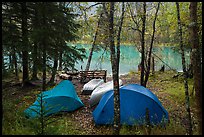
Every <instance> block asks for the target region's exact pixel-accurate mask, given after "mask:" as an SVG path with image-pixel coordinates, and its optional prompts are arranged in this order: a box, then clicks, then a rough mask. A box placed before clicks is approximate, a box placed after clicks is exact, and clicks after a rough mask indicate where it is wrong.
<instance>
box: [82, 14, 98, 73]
mask: <svg viewBox="0 0 204 137" xmlns="http://www.w3.org/2000/svg"><path fill="white" fill-rule="evenodd" d="M101 17H102V13H101V14H100V17H99V19H98V23H97V28H96V33H95V36H94V40H93V44H92V47H91V51H90V54H89V58H88V61H87V65H86V69H85V70H86V71H88V70H89V68H90V64H91V59H92V55H93V50H94V48H95V45H96V44H95V43H96V38H97V36H98V30H99V25H100V21H101Z"/></svg>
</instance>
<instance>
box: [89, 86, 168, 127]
mask: <svg viewBox="0 0 204 137" xmlns="http://www.w3.org/2000/svg"><path fill="white" fill-rule="evenodd" d="M147 109H148V110H149V118H150V124H151V125H157V124H161V125H164V124H165V123H167V122H168V119H169V118H168V112H167V111H166V110H165V108H164V107H163V106H162V104H161V103H160V101H159V100H158V98H157V97H156V95H154V94H153V93H152V92H151V91H150V90H149V89H147V88H145V87H143V86H140V85H138V84H129V85H125V86H122V87H120V123H121V124H126V125H134V124H135V125H144V124H145V123H146V121H145V118H146V110H147ZM92 115H93V119H94V121H95V124H96V125H101V124H102V125H103V124H113V121H114V103H113V90H109V91H108V92H106V93H105V94H104V95H103V96H102V98H101V100H100V102H99V104H98V105H97V107H96V108H95V110H94V111H93V113H92Z"/></svg>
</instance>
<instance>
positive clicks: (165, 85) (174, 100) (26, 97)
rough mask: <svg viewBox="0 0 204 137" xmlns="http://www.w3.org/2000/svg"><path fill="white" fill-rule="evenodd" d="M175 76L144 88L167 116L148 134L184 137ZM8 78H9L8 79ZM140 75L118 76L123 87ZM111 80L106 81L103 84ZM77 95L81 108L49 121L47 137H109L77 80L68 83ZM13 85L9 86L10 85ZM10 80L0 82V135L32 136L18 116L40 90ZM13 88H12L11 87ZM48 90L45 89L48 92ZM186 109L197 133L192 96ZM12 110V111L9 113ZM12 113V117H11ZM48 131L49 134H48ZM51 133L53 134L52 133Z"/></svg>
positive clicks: (127, 130)
mask: <svg viewBox="0 0 204 137" xmlns="http://www.w3.org/2000/svg"><path fill="white" fill-rule="evenodd" d="M174 74H175V72H173V71H166V72H164V73H163V72H157V73H155V75H154V76H151V77H150V79H149V82H148V85H147V88H148V89H150V90H151V91H152V92H153V93H154V94H155V95H156V96H157V97H158V99H159V100H160V102H161V103H162V105H163V106H164V108H165V109H166V110H167V111H168V113H169V118H170V123H169V125H167V126H166V129H164V128H156V127H155V128H153V129H152V130H151V134H153V135H155V134H162V135H166V134H171V135H175V134H186V126H187V121H186V110H185V104H184V103H183V102H185V101H184V99H185V93H184V84H183V78H182V77H177V78H172V76H173V75H174ZM11 77H12V76H11ZM139 78H140V75H139V74H138V73H135V72H130V73H129V74H128V75H123V76H120V79H122V81H123V84H124V85H125V84H131V83H137V84H139V83H140V81H139ZM110 80H111V78H110V77H108V78H107V81H110ZM72 82H73V84H74V86H75V89H76V91H77V94H78V96H79V98H80V99H81V101H82V102H83V103H84V107H81V108H80V109H78V110H76V111H74V112H63V113H61V114H58V115H55V116H53V117H52V120H56V122H53V123H52V124H50V125H49V126H48V127H47V134H57V135H67V134H74V135H92V134H95V135H101V134H102V135H111V134H112V129H113V128H112V126H108V125H107V126H96V125H95V123H94V121H93V116H92V111H93V109H94V108H90V107H89V98H90V95H81V94H80V93H81V90H82V88H83V84H81V83H80V82H78V81H77V80H75V79H74V80H73V81H72ZM192 82H193V80H192V79H189V91H190V94H191V92H192V89H193V87H192V85H193V83H192ZM12 83H13V84H12ZM16 83H17V82H16V81H14V79H11V78H10V79H3V80H2V87H3V92H2V106H3V120H2V134H3V135H8V134H9V135H11V134H12V135H17V134H31V135H32V134H36V133H35V130H34V129H33V127H31V126H30V124H29V123H28V122H29V121H28V120H27V119H26V118H24V117H23V116H22V112H23V111H24V110H25V109H26V108H28V107H29V106H30V105H31V104H32V103H33V102H34V101H35V99H36V95H37V94H39V93H40V90H41V87H38V86H33V87H27V88H21V86H19V85H18V84H17V85H16ZM12 85H13V86H12ZM52 88H53V87H49V88H48V89H52ZM190 103H191V104H190V105H191V111H192V121H193V131H194V134H198V133H197V118H196V117H197V116H196V109H195V99H194V96H193V95H192V96H190ZM13 110H15V111H13ZM11 112H13V113H11ZM51 129H52V130H51ZM53 129H55V130H53ZM120 134H125V135H130V134H132V135H135V134H137V135H138V134H142V135H144V134H147V133H146V129H145V128H144V127H135V126H134V127H129V126H128V127H126V126H123V127H122V128H121V130H120Z"/></svg>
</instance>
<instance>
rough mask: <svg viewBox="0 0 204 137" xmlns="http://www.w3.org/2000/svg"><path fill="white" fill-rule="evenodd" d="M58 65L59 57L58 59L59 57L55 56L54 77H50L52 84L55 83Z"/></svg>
mask: <svg viewBox="0 0 204 137" xmlns="http://www.w3.org/2000/svg"><path fill="white" fill-rule="evenodd" d="M57 65H58V59H57V57H55V58H54V66H53V69H52V77H51V78H50V81H49V82H48V83H49V84H51V85H53V84H54V80H55V75H56V71H57Z"/></svg>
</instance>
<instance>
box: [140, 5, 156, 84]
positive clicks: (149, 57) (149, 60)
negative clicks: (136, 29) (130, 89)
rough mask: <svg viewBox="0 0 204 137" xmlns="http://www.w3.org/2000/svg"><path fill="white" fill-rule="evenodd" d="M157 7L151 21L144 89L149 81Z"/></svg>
mask: <svg viewBox="0 0 204 137" xmlns="http://www.w3.org/2000/svg"><path fill="white" fill-rule="evenodd" d="M159 6H160V2H158V6H157V9H156V13H155V18H154V21H153V32H152V39H151V43H150V49H149V54H148V60H147V70H146V72H145V80H144V84H143V86H144V87H146V85H147V81H148V79H149V73H150V65H151V56H152V48H153V43H154V34H155V25H156V19H157V13H158V11H159Z"/></svg>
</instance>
